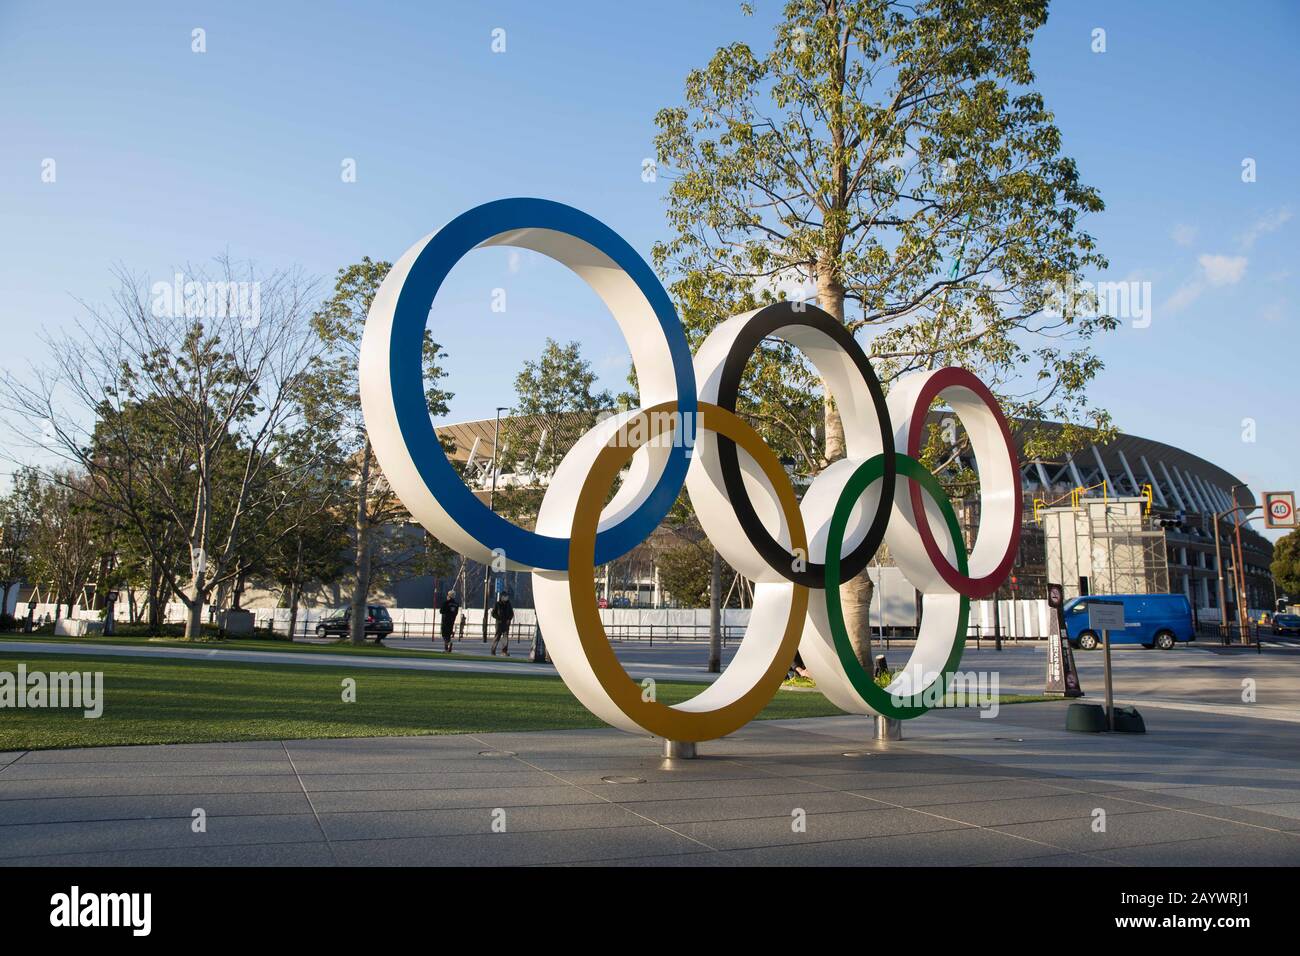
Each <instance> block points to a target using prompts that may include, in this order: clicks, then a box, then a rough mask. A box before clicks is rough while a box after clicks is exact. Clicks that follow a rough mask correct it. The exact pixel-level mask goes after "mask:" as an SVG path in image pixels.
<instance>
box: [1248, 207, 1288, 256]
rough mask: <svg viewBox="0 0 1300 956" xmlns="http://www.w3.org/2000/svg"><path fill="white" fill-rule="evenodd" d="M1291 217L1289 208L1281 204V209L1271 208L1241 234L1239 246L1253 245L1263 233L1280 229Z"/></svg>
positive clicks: (1249, 246)
mask: <svg viewBox="0 0 1300 956" xmlns="http://www.w3.org/2000/svg"><path fill="white" fill-rule="evenodd" d="M1290 219H1291V209H1290V208H1289V207H1287V206H1283V207H1282V208H1281V209H1271V210H1269V211H1268V212H1266V213H1264V215H1263V216H1261V217H1260V218H1259V219H1257V220H1256V221H1255V222H1253V223H1252V224H1251V226H1250V228H1249V229H1247V230H1246V231H1245V232H1244V233H1243V234H1242V236H1241V247H1242V248H1243V249H1250V248H1251V247H1252V246H1254V245H1255V241H1256V240H1257V239H1258V238H1259V237H1260V236H1263V235H1267V234H1268V233H1270V232H1276V231H1277V230H1279V229H1281V228H1282V227H1283V226H1284V225H1286V223H1287V222H1289V221H1290Z"/></svg>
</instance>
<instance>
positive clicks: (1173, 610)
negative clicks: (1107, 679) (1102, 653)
mask: <svg viewBox="0 0 1300 956" xmlns="http://www.w3.org/2000/svg"><path fill="white" fill-rule="evenodd" d="M1090 600H1098V601H1119V602H1120V603H1121V604H1123V605H1124V622H1125V624H1127V625H1128V626H1127V627H1125V628H1124V630H1123V631H1112V632H1111V635H1110V642H1111V644H1113V645H1117V644H1141V645H1142V646H1143V647H1158V648H1160V649H1161V650H1162V651H1167V650H1169V649H1170V648H1172V647H1173V646H1174V644H1176V643H1178V642H1179V641H1194V640H1196V633H1195V631H1194V630H1193V628H1192V606H1191V604H1189V603H1188V601H1187V598H1186V596H1185V595H1182V594H1095V595H1090V596H1088V597H1077V598H1074V599H1073V600H1071V601H1069V602H1068V603H1067V604H1066V605H1065V629H1066V633H1067V634H1068V635H1069V638H1070V646H1071V647H1081V648H1083V649H1084V650H1085V651H1090V650H1092V649H1093V648H1095V647H1100V646H1101V635H1100V634H1098V633H1097V632H1096V631H1094V630H1092V629H1091V628H1089V627H1088V602H1089V601H1090Z"/></svg>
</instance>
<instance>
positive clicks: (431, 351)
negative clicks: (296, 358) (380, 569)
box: [303, 256, 452, 644]
mask: <svg viewBox="0 0 1300 956" xmlns="http://www.w3.org/2000/svg"><path fill="white" fill-rule="evenodd" d="M391 268H392V263H389V262H375V261H372V260H371V259H370V257H369V256H366V257H365V258H363V259H362V260H361V261H360V262H358V263H355V264H353V265H350V266H346V267H344V268H342V269H340V270H339V271H338V275H337V276H336V278H335V282H334V292H333V294H332V295H331V296H330V297H329V298H328V299H326V300H325V301H324V302H323V303H322V304H321V306H320V308H319V309H317V311H316V314H315V315H314V316H313V317H312V321H311V324H312V328H313V329H314V330H315V332H316V335H317V337H318V338H319V340H320V342H321V343H322V345H323V348H324V353H323V354H322V355H321V356H320V357H319V358H318V359H317V360H316V362H315V364H314V367H313V369H312V374H311V376H310V379H309V381H308V383H307V387H306V388H305V389H304V393H303V394H304V405H305V408H306V410H307V415H308V420H309V422H310V423H311V425H312V427H313V428H314V429H315V433H316V436H317V440H318V441H319V442H320V443H321V444H322V448H325V449H328V454H329V455H330V456H331V457H332V458H333V459H334V460H336V461H339V462H342V463H343V465H342V467H344V468H345V469H346V470H347V471H348V473H349V474H350V476H351V486H352V494H351V512H352V515H353V521H352V536H353V562H352V569H351V578H352V625H351V626H352V631H351V635H350V639H351V642H352V643H353V644H363V643H365V620H366V605H367V602H368V598H369V594H370V590H371V588H372V586H373V584H374V579H375V570H376V568H375V563H376V559H377V557H378V555H377V549H382V548H384V547H386V546H388V545H392V546H393V547H399V548H401V547H406V546H407V543H406V542H402V541H396V542H394V539H393V536H391V535H377V534H376V533H375V529H376V528H378V527H380V526H382V525H387V524H392V523H394V522H397V521H400V520H402V518H403V516H405V515H406V511H405V509H404V508H403V506H402V504H401V502H400V501H398V499H397V496H396V495H395V494H393V491H392V489H391V488H390V487H389V485H388V482H387V481H386V480H385V479H384V476H383V473H382V472H381V471H380V468H379V463H378V462H377V461H376V460H375V453H374V450H373V449H372V448H371V447H370V439H369V437H368V436H367V435H366V430H365V421H364V419H363V417H362V413H361V386H360V379H359V377H358V360H359V358H360V354H361V336H362V332H363V331H364V329H365V323H366V315H367V314H368V313H369V312H370V304H371V303H372V302H373V301H374V299H375V293H376V292H378V291H379V286H380V284H381V283H382V282H383V281H384V276H386V275H388V270H389V269H391ZM444 358H446V353H445V352H443V350H442V347H441V346H440V345H438V344H437V343H436V342H435V341H434V340H433V337H432V335H430V333H429V330H428V329H426V330H425V333H424V346H423V363H424V383H425V400H426V403H427V405H428V408H429V414H430V415H446V414H447V411H448V404H447V403H448V402H449V401H450V400H451V397H452V393H451V392H448V391H446V390H445V389H443V388H442V387H441V385H440V384H439V383H440V382H441V380H442V379H443V377H444V375H445V373H444V371H443V369H442V366H441V362H442V360H443V359H444Z"/></svg>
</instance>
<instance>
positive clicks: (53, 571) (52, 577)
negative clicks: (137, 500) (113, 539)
mask: <svg viewBox="0 0 1300 956" xmlns="http://www.w3.org/2000/svg"><path fill="white" fill-rule="evenodd" d="M87 482H88V479H87V477H86V476H85V475H82V474H77V473H76V472H72V471H59V472H55V473H54V474H53V475H52V479H51V480H50V481H46V482H42V483H41V486H40V493H39V504H38V506H37V518H38V520H37V522H36V525H35V528H34V531H33V535H32V554H31V575H32V581H33V583H34V584H37V585H43V586H44V587H45V589H46V593H47V594H49V595H53V597H54V604H55V607H56V610H55V617H61V616H62V614H63V612H62V608H63V607H66V608H67V609H68V617H71V616H72V614H73V609H74V608H75V607H76V606H77V604H78V603H79V602H80V600H81V596H82V592H83V591H84V590H85V587H86V585H87V584H88V583H89V582H90V579H91V577H92V575H94V573H95V569H96V566H97V565H98V564H99V561H100V558H101V556H102V555H103V553H104V551H103V543H102V542H100V541H98V540H96V535H95V523H96V522H95V513H94V511H93V510H92V508H91V507H89V498H88V497H87V495H86V493H85V492H86V489H85V485H86V483H87Z"/></svg>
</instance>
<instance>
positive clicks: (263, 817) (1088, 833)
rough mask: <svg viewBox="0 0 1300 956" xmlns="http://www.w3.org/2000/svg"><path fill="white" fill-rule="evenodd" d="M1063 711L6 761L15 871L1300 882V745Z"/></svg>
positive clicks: (6, 811)
mask: <svg viewBox="0 0 1300 956" xmlns="http://www.w3.org/2000/svg"><path fill="white" fill-rule="evenodd" d="M1064 707H1065V704H1064V703H1063V702H1051V703H1041V704H1020V705H1014V706H1007V707H1003V708H1002V709H1001V712H1000V713H999V715H998V716H997V717H996V718H993V719H987V718H981V717H979V716H978V715H977V713H976V712H973V711H938V712H934V713H932V714H929V715H927V716H926V717H925V718H923V719H921V720H918V721H912V722H909V723H908V725H907V726H906V729H905V733H906V739H904V740H903V741H901V742H892V743H889V744H878V743H874V742H872V741H870V739H869V738H870V734H869V727H870V725H869V724H868V722H867V721H866V720H864V719H862V718H857V717H831V718H817V719H809V720H793V721H756V722H754V723H751V724H750V725H748V726H747V727H745V728H744V729H743V730H741V731H740V732H738V733H736V734H734V735H733V736H731V737H728V738H726V739H724V740H720V741H714V742H711V743H709V744H706V745H701V748H700V751H701V757H700V758H699V759H697V760H693V761H673V762H666V761H664V760H662V759H661V758H660V757H659V749H660V746H661V745H660V743H659V742H658V741H655V740H650V739H646V738H638V737H633V736H629V735H626V734H623V733H620V732H617V731H613V730H591V731H570V732H547V733H513V734H501V733H498V734H480V735H457V736H443V737H415V738H412V737H402V738H371V739H351V740H303V741H284V742H279V741H265V742H249V743H228V744H191V745H176V746H147V747H119V748H103V749H83V750H63V751H33V752H25V753H7V754H0V863H3V864H4V865H8V866H13V865H91V866H94V865H160V864H161V865H171V864H186V865H224V864H252V865H273V864H285V865H295V864H296V865H322V866H329V865H366V864H434V865H437V864H471V865H473V864H480V865H482V864H486V865H557V864H558V865H563V864H599V865H620V866H622V865H631V866H636V865H643V864H654V865H672V866H701V865H705V866H710V865H719V866H722V865H746V864H776V865H795V864H853V865H905V864H949V865H958V866H983V865H999V864H1014V865H1018V866H1019V865H1025V866H1057V865H1064V866H1073V865H1082V866H1126V865H1137V864H1141V865H1159V864H1170V865H1186V866H1196V865H1204V864H1207V863H1213V864H1216V865H1232V864H1244V865H1296V864H1300V742H1297V739H1296V735H1295V734H1294V733H1293V732H1292V727H1291V726H1290V725H1289V724H1288V723H1284V722H1279V721H1277V720H1270V719H1258V718H1253V717H1242V716H1237V715H1235V714H1216V713H1210V714H1197V713H1195V712H1193V711H1190V710H1186V709H1179V708H1177V707H1150V708H1147V709H1145V714H1146V717H1147V721H1148V724H1149V727H1150V733H1148V734H1147V735H1145V736H1129V735H1114V736H1111V735H1085V734H1070V733H1066V732H1065V731H1063V730H1062V729H1061V728H1062V727H1063V726H1064ZM199 810H201V811H202V814H201V819H202V822H203V823H204V824H205V825H204V826H203V827H202V828H200V827H199V826H198V824H197V823H196V820H197V819H199V818H200V817H199V816H196V811H199ZM1102 811H1104V817H1103V816H1102V813H1101V812H1102ZM1099 821H1101V824H1100V825H1099ZM200 829H201V830H202V832H196V830H200Z"/></svg>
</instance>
